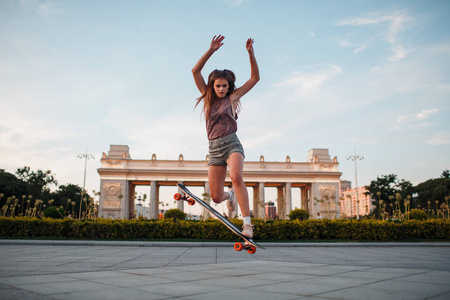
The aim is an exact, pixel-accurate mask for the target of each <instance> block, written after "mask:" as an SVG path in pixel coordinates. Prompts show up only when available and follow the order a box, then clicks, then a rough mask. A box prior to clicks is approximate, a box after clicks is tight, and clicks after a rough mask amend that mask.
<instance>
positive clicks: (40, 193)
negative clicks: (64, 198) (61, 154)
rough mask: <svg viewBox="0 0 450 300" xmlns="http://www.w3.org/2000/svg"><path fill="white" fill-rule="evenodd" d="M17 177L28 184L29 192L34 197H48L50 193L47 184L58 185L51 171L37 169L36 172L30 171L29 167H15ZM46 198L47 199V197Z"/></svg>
mask: <svg viewBox="0 0 450 300" xmlns="http://www.w3.org/2000/svg"><path fill="white" fill-rule="evenodd" d="M16 175H17V178H19V179H21V180H23V181H25V182H26V183H27V184H28V189H29V194H30V195H31V196H32V197H33V198H34V199H37V198H39V199H42V198H48V195H49V194H50V189H49V185H52V184H54V185H58V182H57V181H56V179H55V177H54V174H53V173H52V171H50V170H47V171H45V172H44V171H42V170H37V172H34V171H31V169H30V167H23V168H21V169H17V171H16ZM47 200H48V199H47Z"/></svg>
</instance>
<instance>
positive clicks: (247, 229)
mask: <svg viewBox="0 0 450 300" xmlns="http://www.w3.org/2000/svg"><path fill="white" fill-rule="evenodd" d="M242 235H245V236H246V237H247V238H249V239H251V238H252V237H253V225H252V224H244V226H242Z"/></svg>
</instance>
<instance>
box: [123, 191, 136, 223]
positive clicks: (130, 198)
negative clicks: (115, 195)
mask: <svg viewBox="0 0 450 300" xmlns="http://www.w3.org/2000/svg"><path fill="white" fill-rule="evenodd" d="M135 190H136V186H135V185H134V184H131V183H129V191H130V194H129V196H128V203H127V205H126V206H125V207H126V210H127V212H126V216H127V219H134V218H135V217H136V215H135V212H134V210H135V206H136V205H135V203H134V202H135V201H134V196H135V195H134V192H135Z"/></svg>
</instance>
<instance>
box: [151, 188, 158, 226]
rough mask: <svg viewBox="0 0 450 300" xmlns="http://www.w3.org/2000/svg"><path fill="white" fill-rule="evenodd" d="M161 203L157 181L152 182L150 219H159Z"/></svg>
mask: <svg viewBox="0 0 450 300" xmlns="http://www.w3.org/2000/svg"><path fill="white" fill-rule="evenodd" d="M158 214H159V201H158V191H157V185H156V181H152V182H150V219H158Z"/></svg>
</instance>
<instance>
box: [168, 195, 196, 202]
mask: <svg viewBox="0 0 450 300" xmlns="http://www.w3.org/2000/svg"><path fill="white" fill-rule="evenodd" d="M173 199H175V200H177V201H186V202H187V203H188V204H189V205H194V204H195V200H194V199H192V198H189V197H188V196H187V195H186V193H184V195H181V194H179V193H176V194H175V195H173Z"/></svg>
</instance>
